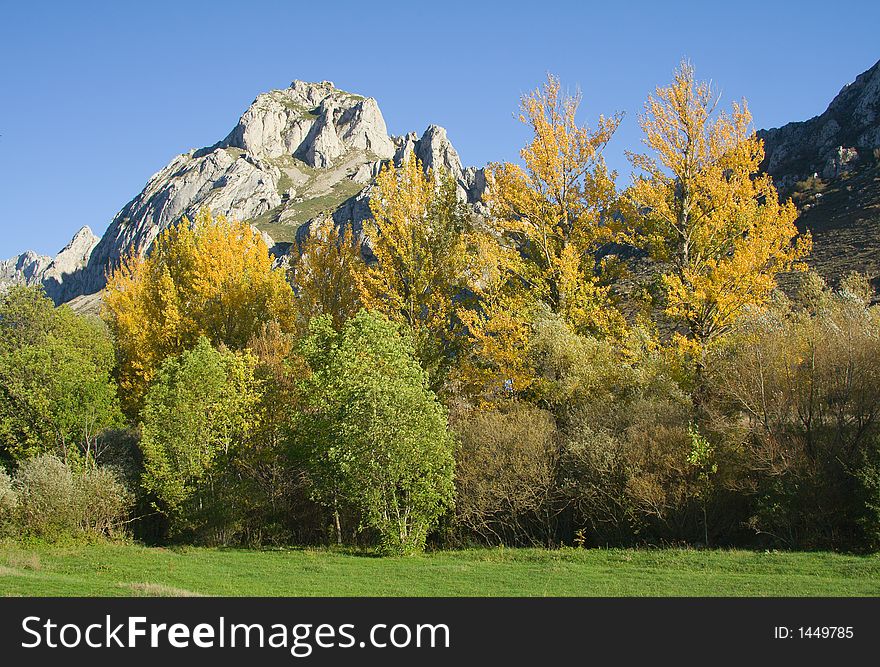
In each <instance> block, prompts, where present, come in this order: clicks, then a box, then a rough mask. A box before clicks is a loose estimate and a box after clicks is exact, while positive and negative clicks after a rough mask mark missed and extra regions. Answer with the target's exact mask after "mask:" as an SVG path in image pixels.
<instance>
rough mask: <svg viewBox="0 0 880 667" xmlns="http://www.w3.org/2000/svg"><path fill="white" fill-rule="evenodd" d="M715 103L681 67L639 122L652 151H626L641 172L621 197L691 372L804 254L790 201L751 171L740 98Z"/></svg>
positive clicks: (754, 145)
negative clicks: (654, 268) (723, 107)
mask: <svg viewBox="0 0 880 667" xmlns="http://www.w3.org/2000/svg"><path fill="white" fill-rule="evenodd" d="M716 106H717V96H716V94H715V93H714V92H713V90H712V88H711V86H710V85H709V84H708V83H705V82H699V81H697V80H696V79H695V75H694V69H693V67H692V66H691V65H690V64H689V63H682V65H681V66H680V67H679V68H678V69H677V70H676V72H675V76H674V80H673V82H672V85H670V86H668V87H665V88H657V90H656V92H655V94H654V95H652V96H650V97H649V99H648V101H647V103H646V105H645V113H644V115H642V116H641V118H640V124H641V127H642V130H643V131H644V135H645V137H644V142H645V144H647V146H648V147H649V148H650V149H651V151H652V153H653V154H652V155H644V154H630V155H629V157H630V160H631V162H632V164H633V165H634V166H635V167H637V168H638V169H640V170H641V172H642V174H641V175H639V176H638V177H636V178H635V179H634V184H633V186H632V187H631V188H630V190H629V193H628V198H629V201H630V203H631V210H633V211H635V212H636V214H635V220H634V222H633V225H632V228H633V236H634V237H640V238H641V241H642V242H643V243H644V244H645V246H646V247H647V248H648V249H649V251H650V252H651V255H652V256H653V258H654V259H655V260H657V261H658V262H659V263H660V266H661V267H663V268H662V271H663V273H662V281H663V286H664V288H665V312H666V314H667V315H668V316H669V317H670V318H672V320H673V322H675V323H677V324H678V325H679V326H681V327H683V329H684V335H683V336H680V337H679V339H678V340H679V343H680V344H681V346H682V347H683V348H684V349H685V350H686V351H687V352H688V353H689V354H691V355H693V359H694V360H695V362H696V368H697V372H698V373H699V372H700V371H701V369H702V366H703V364H704V361H705V355H706V352H707V349H708V348H709V347H710V346H712V345H713V344H714V343H715V342H716V341H717V340H719V339H720V338H721V337H723V336H724V334H726V333H727V332H728V331H730V329H731V327H732V325H733V324H734V323H735V321H736V320H737V318H739V317H740V316H741V315H742V314H743V312H744V311H745V310H746V309H747V308H749V307H754V306H757V307H760V306H762V305H763V304H765V303H766V302H767V300H768V299H769V297H770V294H771V291H772V290H773V288H774V287H775V286H776V275H777V274H778V273H779V272H781V271H787V270H790V269H792V268H797V266H798V265H799V262H798V260H800V259H801V258H802V257H804V255H805V254H806V253H808V252H809V249H810V238H809V236H808V235H807V236H798V231H797V228H796V227H795V225H794V220H795V218H796V217H797V211H796V209H795V207H794V205H793V204H792V203H791V201H788V202H785V203H780V201H779V197H778V194H777V192H776V189H775V188H774V186H773V181H772V180H771V178H770V176H769V175H767V174H763V173H760V172H759V168H758V166H759V164H760V162H761V161H762V159H763V158H764V148H763V144H762V142H761V141H760V140H759V139H758V138H757V137H756V136H755V133H754V131H753V129H752V126H751V120H752V118H751V114H750V113H749V110H748V106H747V104H746V102H745V100H743V101H742V102H741V103H734V104H733V105H732V107H731V110H730V111H729V112H723V111H717V110H716Z"/></svg>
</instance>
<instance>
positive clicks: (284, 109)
mask: <svg viewBox="0 0 880 667" xmlns="http://www.w3.org/2000/svg"><path fill="white" fill-rule="evenodd" d="M410 152H414V153H415V155H416V156H417V157H418V158H419V159H420V160H421V161H422V162H423V163H424V165H425V166H426V168H427V167H431V168H435V169H436V168H438V167H443V168H444V169H446V170H448V171H449V172H450V173H451V174H452V175H453V177H454V178H455V180H456V182H457V184H458V191H459V197H460V198H461V199H462V201H465V202H467V203H469V204H471V205H472V206H474V207H475V208H476V209H479V208H480V207H481V206H482V204H481V203H480V199H481V196H482V193H483V191H484V189H485V178H484V175H483V171H482V170H481V169H475V168H472V167H470V168H465V167H463V166H462V164H461V160H460V158H459V156H458V153H457V152H456V151H455V149H454V148H453V146H452V144H451V143H450V142H449V139H448V137H447V135H446V131H445V130H444V129H443V128H442V127H438V126H436V125H431V126H430V127H428V129H427V130H426V131H425V132H424V133H423V134H422V135H421V136H418V135H417V134H415V133H411V134H407V135H405V136H402V137H391V136H389V135H388V131H387V129H386V126H385V120H384V119H383V117H382V113H381V111H380V110H379V106H378V104H377V103H376V100H375V99H373V98H370V97H362V96H360V95H354V94H352V93H347V92H345V91H342V90H339V89H337V88H335V87H334V85H333V84H332V83H331V82H329V81H323V82H321V83H306V82H303V81H294V82H293V83H292V84H291V85H290V87H289V88H286V89H284V90H273V91H270V92H268V93H263V94H261V95H259V96H258V97H257V98H256V99H255V100H254V102H253V103H252V104H251V105H250V107H249V108H248V109H247V110H246V111H245V112H244V114H242V116H241V118H240V119H239V121H238V124H237V125H236V126H235V127H234V128H233V129H232V131H231V132H230V133H229V134H228V135H227V136H226V138H225V139H223V140H222V141H219V142H218V143H216V144H214V145H213V146H210V147H207V148H202V149H199V150H191V151H189V152H188V153H183V154H181V155H178V156H177V157H176V158H174V159H173V160H172V161H171V162H170V163H169V164H168V165H167V166H166V167H164V168H163V169H161V170H160V171H159V172H158V173H156V174H155V175H154V176H153V177H152V178H150V180H149V181H148V182H147V184H146V186H145V187H144V189H143V190H142V191H141V192H140V194H138V195H137V196H136V197H135V198H134V199H132V200H131V201H130V202H128V203H127V204H126V205H125V206H124V207H123V208H122V210H121V211H119V213H117V214H116V216H115V217H114V218H113V220H112V221H111V222H110V225H109V226H108V228H107V231H106V232H105V233H104V235H103V237H101V238H100V239H98V238H97V237H95V236H94V234H92V232H91V230H90V229H89V228H88V227H84V228H83V229H81V230H80V231H79V232H77V234H76V235H75V236H74V238H73V239H72V240H71V242H70V243H69V244H68V245H67V247H65V248H64V249H63V250H62V251H61V252H60V253H59V254H58V255H57V256H56V257H55V258H54V259H52V258H48V257H43V256H39V255H36V254H34V253H25V254H23V255H21V256H19V257H16V258H13V259H10V260H7V261H5V262H2V263H0V284H3V283H10V282H22V283H26V284H37V283H41V284H42V285H43V286H44V288H45V289H46V292H47V293H48V294H49V296H51V297H52V298H53V299H54V300H55V302H56V303H65V302H68V301H71V300H74V299H76V303H90V304H93V303H94V302H95V300H94V299H87V298H85V297H86V295H90V294H94V293H96V292H98V291H99V290H100V289H101V288H102V287H103V286H104V284H105V276H106V272H107V271H108V269H110V268H112V267H113V266H115V265H117V264H118V262H119V261H120V258H121V257H122V256H124V255H125V254H126V253H128V252H129V250H130V249H132V248H133V249H135V250H136V251H138V252H145V251H146V250H147V249H148V248H149V247H150V245H151V244H152V243H153V241H154V240H155V239H156V237H157V236H158V235H159V234H160V233H161V232H162V231H163V230H164V229H166V228H167V227H169V226H171V225H174V224H176V223H178V222H179V221H180V220H181V219H182V218H183V217H184V216H187V217H190V218H191V217H193V216H194V215H195V214H196V212H197V211H198V210H199V209H200V208H201V207H203V206H207V207H208V208H210V209H211V210H212V211H213V212H214V213H215V214H219V213H222V214H225V215H227V216H229V217H233V218H236V219H238V220H243V221H246V222H249V223H250V224H251V225H252V226H254V227H255V228H257V229H259V230H260V231H261V232H262V233H263V234H264V237H265V238H266V239H267V242H268V243H269V245H270V247H271V248H272V250H273V252H274V253H275V254H276V256H279V257H281V256H283V255H285V254H286V253H287V252H288V251H289V249H290V247H291V243H292V242H293V241H295V240H296V239H297V238H300V237H302V235H304V234H306V233H307V232H308V226H309V223H310V222H311V221H312V220H313V219H315V218H316V217H318V216H320V215H327V214H329V215H332V216H333V218H334V220H335V222H336V223H337V224H340V225H343V224H351V225H352V226H353V227H354V229H355V231H356V232H357V233H360V229H361V223H362V222H363V220H364V219H365V218H366V217H368V215H369V196H370V190H371V187H372V183H373V181H374V179H375V176H376V175H377V174H378V173H379V170H380V168H381V166H382V164H383V163H384V162H385V161H388V160H394V161H396V162H398V163H400V162H401V161H402V160H403V159H405V156H407V155H408V154H410Z"/></svg>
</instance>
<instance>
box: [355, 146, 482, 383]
mask: <svg viewBox="0 0 880 667" xmlns="http://www.w3.org/2000/svg"><path fill="white" fill-rule="evenodd" d="M456 189H457V186H456V183H455V181H454V180H453V179H452V177H451V176H450V175H449V174H447V173H438V174H435V173H434V172H433V171H431V170H430V169H429V170H427V172H426V171H425V170H424V169H423V165H422V163H421V162H420V161H419V160H418V158H416V157H415V155H409V156H407V158H406V159H405V160H404V163H403V165H402V166H401V167H400V168H397V167H395V166H394V163H393V162H390V163H388V164H387V165H386V166H384V167H383V168H382V170H381V171H380V172H379V175H378V177H377V178H376V186H375V189H374V191H373V193H372V195H371V197H370V211H371V212H372V218H371V219H369V220H367V221H365V222H364V233H365V235H366V237H367V239H368V243H369V249H370V251H371V253H372V255H373V258H374V261H371V262H370V263H369V264H368V266H367V267H366V268H365V270H364V271H362V272H360V273H358V274H356V276H357V281H358V287H359V290H360V297H361V301H362V303H363V304H364V306H365V307H366V308H368V309H370V310H374V311H377V312H381V313H383V314H384V315H385V316H386V317H388V319H390V320H391V321H392V322H397V323H399V324H402V325H404V326H406V327H408V328H409V329H410V332H411V336H412V339H413V341H414V344H415V349H416V354H417V356H418V359H419V360H420V361H421V362H422V365H423V367H424V368H425V369H426V370H427V371H428V373H429V376H430V378H431V380H432V386H434V387H439V386H440V385H441V384H442V379H443V378H444V376H445V371H446V370H447V368H448V366H449V365H450V363H451V362H452V358H453V356H454V353H455V350H456V348H457V346H458V344H459V341H460V337H461V329H460V326H459V322H458V320H457V317H456V310H457V306H456V298H457V297H459V296H460V295H461V292H462V290H463V289H464V287H465V273H466V271H467V269H468V266H469V247H468V243H467V236H466V231H467V226H468V220H467V212H466V209H465V208H464V207H463V205H462V204H461V203H460V202H459V201H458V196H457V192H456Z"/></svg>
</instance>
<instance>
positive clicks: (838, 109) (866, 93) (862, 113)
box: [758, 62, 880, 189]
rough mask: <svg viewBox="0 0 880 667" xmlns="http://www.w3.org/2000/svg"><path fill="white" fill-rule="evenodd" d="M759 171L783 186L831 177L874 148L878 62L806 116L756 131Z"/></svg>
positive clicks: (879, 119)
mask: <svg viewBox="0 0 880 667" xmlns="http://www.w3.org/2000/svg"><path fill="white" fill-rule="evenodd" d="M758 136H759V137H760V138H761V139H763V140H764V148H765V154H766V158H765V160H764V165H763V167H764V169H766V171H767V172H768V173H769V174H771V175H772V176H773V178H774V180H775V181H776V183H777V185H779V186H780V187H781V188H783V189H786V188H789V187H791V186H793V185H794V184H795V183H797V182H798V181H802V180H804V179H807V178H809V177H811V176H813V175H816V176H818V177H821V178H825V179H830V178H836V177H838V176H840V175H841V174H843V173H846V172H848V171H851V170H853V169H855V168H857V166H858V164H859V163H860V162H863V161H865V160H866V159H869V158H873V157H874V151H875V150H877V149H880V62H877V63H876V64H875V65H874V66H873V67H871V69H869V70H868V71H866V72H864V73H862V74H860V75H859V76H858V77H856V80H855V81H853V82H852V83H850V84H847V85H846V86H844V87H843V89H842V90H841V91H840V93H839V94H838V95H837V97H835V98H834V100H833V101H832V102H831V104H830V105H829V106H828V108H827V109H826V110H825V112H824V113H822V114H821V115H819V116H816V117H814V118H811V119H810V120H806V121H802V122H796V123H788V124H787V125H784V126H782V127H780V128H775V129H771V130H761V131H760V132H758Z"/></svg>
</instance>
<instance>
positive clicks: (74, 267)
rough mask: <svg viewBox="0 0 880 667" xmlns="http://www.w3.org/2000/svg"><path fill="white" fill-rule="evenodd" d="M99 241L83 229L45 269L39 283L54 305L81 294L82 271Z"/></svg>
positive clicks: (82, 291)
mask: <svg viewBox="0 0 880 667" xmlns="http://www.w3.org/2000/svg"><path fill="white" fill-rule="evenodd" d="M99 240H100V239H99V238H98V237H97V236H95V235H94V234H93V233H92V230H91V229H89V228H88V227H83V228H82V229H80V230H79V231H78V232H77V233H76V234H74V236H73V238H72V239H71V240H70V243H68V244H67V245H66V246H65V247H64V248H63V249H62V250H61V252H59V253H58V254H57V255H55V259H53V260H52V263H51V264H49V266H48V267H46V270H45V271H44V272H43V275H42V278H41V281H42V283H43V288H44V289H45V290H46V294H48V295H49V296H50V297H51V298H52V299H53V300H54V301H55V302H56V303H64V302H66V301H69V300H70V299H72V298H74V297H75V296H78V295H80V294H83V293H84V291H85V285H84V284H83V269H85V267H86V266H87V265H88V262H89V258H90V257H91V255H92V252H93V251H94V249H95V246H96V245H98V241H99Z"/></svg>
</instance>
